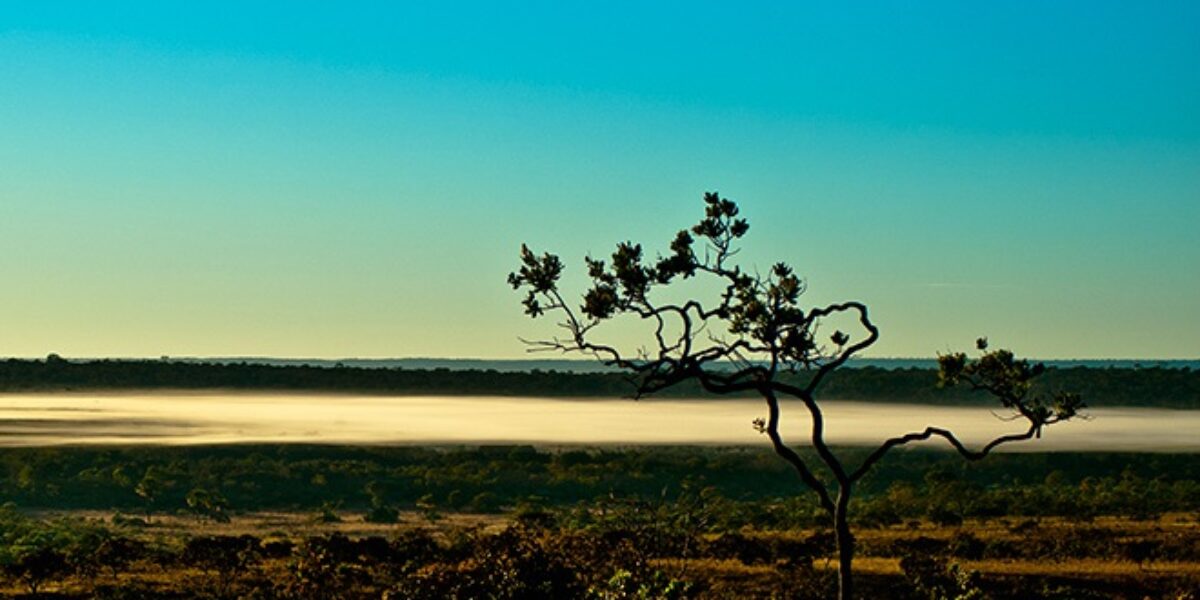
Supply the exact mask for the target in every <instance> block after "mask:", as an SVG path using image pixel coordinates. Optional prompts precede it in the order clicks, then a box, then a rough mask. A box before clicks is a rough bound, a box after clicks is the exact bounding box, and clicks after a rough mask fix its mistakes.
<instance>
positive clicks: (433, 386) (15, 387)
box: [0, 354, 1200, 409]
mask: <svg viewBox="0 0 1200 600" xmlns="http://www.w3.org/2000/svg"><path fill="white" fill-rule="evenodd" d="M790 377H791V378H793V379H794V381H795V382H796V383H803V382H806V381H807V378H808V377H809V374H808V373H806V372H804V371H800V372H797V373H795V374H793V375H790ZM1038 383H1039V385H1040V386H1041V387H1042V388H1043V389H1044V390H1045V391H1053V390H1067V391H1072V392H1076V393H1078V394H1080V395H1082V396H1083V398H1084V399H1085V401H1086V402H1087V404H1088V406H1093V407H1102V406H1146V407H1159V408H1178V409H1195V408H1200V370H1198V369H1192V368H1189V367H1184V368H1163V367H1158V366H1154V367H1143V368H1135V369H1130V368H1093V367H1066V368H1062V367H1049V368H1048V369H1047V370H1046V373H1045V374H1044V375H1043V376H1042V377H1041V378H1040V379H1039V380H1038ZM122 389H184V390H201V389H237V390H259V391H271V390H274V391H322V392H358V393H379V394H400V395H416V394H426V395H501V396H548V397H602V398H603V397H608V398H617V397H627V396H629V395H630V394H631V393H632V392H633V390H634V385H633V383H632V382H631V380H630V379H629V377H628V375H626V374H623V373H570V372H563V371H554V370H544V371H543V370H533V371H529V372H504V371H496V370H491V369H488V370H479V369H471V370H452V369H445V368H437V369H405V368H363V367H351V366H342V365H335V366H332V367H322V366H314V365H271V364H259V363H250V362H238V363H198V362H194V361H173V360H88V361H72V360H67V359H64V358H61V357H59V356H57V355H54V354H52V355H50V356H48V357H47V358H46V359H44V360H28V359H15V358H14V359H8V360H5V361H0V392H20V391H86V390H122ZM819 393H820V397H821V398H822V399H829V400H864V401H875V402H909V403H923V404H964V403H988V402H990V400H989V399H988V398H987V397H986V396H985V395H983V394H978V393H974V392H971V391H970V390H966V389H959V388H955V389H940V388H938V387H937V372H936V370H934V369H927V368H916V367H914V368H898V369H884V368H879V367H874V366H864V367H845V368H842V369H840V370H838V371H836V372H835V373H833V374H832V375H831V376H830V377H828V378H827V379H826V381H825V382H824V383H823V384H822V387H821V389H820V390H819ZM656 396H657V397H668V398H705V397H712V396H711V395H710V394H707V393H706V392H704V391H703V390H702V389H701V388H700V387H699V385H698V384H696V383H695V382H685V383H682V384H680V385H677V386H675V387H673V388H671V389H669V390H665V391H663V392H660V393H658V394H656Z"/></svg>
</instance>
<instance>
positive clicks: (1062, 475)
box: [0, 446, 1200, 599]
mask: <svg viewBox="0 0 1200 600" xmlns="http://www.w3.org/2000/svg"><path fill="white" fill-rule="evenodd" d="M851 452H853V450H851ZM2 458H3V460H2V461H0V495H2V496H0V497H3V498H4V499H6V500H10V501H11V502H10V504H9V505H8V507H7V508H5V509H3V510H0V568H2V569H3V573H4V576H5V582H6V583H5V585H6V586H7V587H6V588H4V589H5V590H6V591H7V593H9V594H11V595H21V594H33V593H35V592H36V593H37V594H38V595H39V597H70V598H83V597H108V598H154V597H161V598H184V597H195V596H196V595H200V596H204V597H214V598H217V597H220V598H224V597H228V598H233V597H246V598H368V597H370V598H378V597H381V596H382V595H384V594H387V595H388V596H387V597H390V598H477V597H496V598H613V599H615V598H688V597H697V598H743V597H760V598H771V597H777V598H826V597H829V596H830V595H832V590H833V589H834V587H835V578H834V572H833V570H832V563H831V560H832V558H833V547H832V537H831V535H832V534H831V532H830V531H829V528H828V523H827V521H826V517H825V516H824V514H823V512H822V511H820V509H819V507H818V506H816V504H815V501H812V500H811V499H809V498H808V497H807V496H804V495H801V496H797V495H796V494H795V485H796V484H795V482H794V481H793V480H792V479H791V478H790V477H789V475H790V474H789V473H788V472H787V470H786V468H785V467H786V465H782V464H778V462H779V461H777V460H774V457H773V456H771V455H770V454H769V453H768V452H767V451H766V450H765V449H760V448H691V447H680V448H676V447H662V448H629V449H621V448H611V449H570V448H560V449H538V448H533V447H528V446H508V447H482V448H441V449H428V448H362V447H324V446H223V447H193V448H145V447H136V448H101V447H86V448H16V449H8V450H6V451H5V452H4V453H3V455H2ZM889 460H893V464H890V465H888V468H886V469H881V470H880V471H879V476H877V477H875V478H873V479H871V480H869V481H864V488H863V490H862V493H861V494H860V496H859V498H858V499H857V503H858V504H857V506H856V507H855V510H854V511H853V513H852V514H854V515H856V518H857V523H856V525H857V527H858V532H859V533H858V534H857V535H858V537H859V539H858V544H859V547H860V560H859V561H857V562H856V570H858V571H859V573H860V575H859V578H860V585H861V589H862V593H863V594H864V597H880V598H901V599H907V598H914V599H918V598H919V599H925V598H929V599H932V598H998V599H999V598H1003V599H1007V598H1064V599H1065V598H1136V599H1141V598H1143V597H1150V598H1195V596H1188V595H1187V594H1188V593H1190V592H1191V591H1192V590H1196V589H1198V588H1200V521H1198V518H1200V485H1198V484H1197V475H1200V461H1198V460H1197V459H1196V457H1194V456H1190V455H1166V454H1162V455H1157V454H1002V455H998V456H996V457H995V460H994V461H992V462H985V463H963V462H961V461H959V460H957V459H956V458H955V457H954V456H952V455H950V454H948V453H942V452H925V451H912V452H905V453H901V455H900V456H897V457H896V458H894V459H889ZM885 475H886V477H885Z"/></svg>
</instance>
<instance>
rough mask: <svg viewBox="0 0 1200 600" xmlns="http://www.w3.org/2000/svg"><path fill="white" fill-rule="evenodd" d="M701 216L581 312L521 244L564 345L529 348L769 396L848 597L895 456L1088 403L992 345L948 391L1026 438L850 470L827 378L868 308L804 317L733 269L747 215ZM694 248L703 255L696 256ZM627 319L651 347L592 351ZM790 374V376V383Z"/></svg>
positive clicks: (527, 282)
mask: <svg viewBox="0 0 1200 600" xmlns="http://www.w3.org/2000/svg"><path fill="white" fill-rule="evenodd" d="M704 204H705V216H704V218H703V219H702V220H701V221H700V222H699V223H698V224H697V225H695V226H693V227H692V228H691V229H690V230H688V229H685V230H681V231H679V232H678V233H677V234H676V236H675V239H674V240H673V241H672V242H671V243H670V247H669V248H670V250H669V253H668V254H666V255H665V256H659V257H658V258H657V259H655V260H652V261H651V260H648V259H647V258H646V257H645V256H644V254H643V251H642V246H641V245H640V244H635V243H633V242H622V243H620V244H618V245H617V248H616V251H615V252H614V253H613V254H612V262H611V264H606V262H605V261H604V260H600V259H595V258H591V257H588V258H586V259H585V263H586V266H587V272H588V276H589V277H590V278H591V287H590V288H589V289H588V290H587V291H586V292H585V293H584V294H583V298H582V304H580V305H575V304H572V303H569V302H568V301H567V300H566V299H565V297H564V296H563V294H562V292H561V291H560V289H559V282H560V279H561V278H562V274H563V270H564V266H563V262H562V261H561V260H560V259H559V257H558V256H556V255H554V254H550V253H546V254H542V255H541V256H538V255H537V254H535V253H534V252H533V251H531V250H530V249H529V248H528V247H526V246H524V245H522V247H521V263H522V264H521V267H520V269H519V270H518V271H517V272H515V273H510V274H509V276H508V282H509V284H510V285H512V287H513V289H516V290H522V291H524V292H526V295H525V298H524V300H523V304H524V307H525V313H526V314H528V315H529V316H530V317H535V318H536V317H540V316H542V315H544V314H547V313H551V312H553V313H556V314H559V315H561V316H562V321H561V322H560V326H561V327H562V328H563V330H564V331H565V332H566V334H565V335H564V336H561V337H555V338H552V339H549V340H544V341H536V342H529V343H530V344H532V345H533V346H534V348H533V349H544V350H559V351H564V352H582V353H585V354H590V355H593V356H595V357H597V358H598V359H600V360H602V361H603V362H605V363H607V364H609V365H613V366H618V367H621V368H622V369H624V370H625V371H627V372H628V373H630V374H631V378H632V379H633V383H634V385H635V389H636V396H638V397H640V396H642V395H646V394H651V393H654V392H658V391H660V390H664V389H666V388H669V387H671V386H674V385H677V384H680V383H682V382H689V381H695V382H698V383H699V384H700V385H701V386H702V387H703V388H704V389H705V390H707V391H708V392H712V393H716V394H739V393H746V392H755V393H757V394H758V395H760V396H761V397H762V398H763V399H764V400H765V401H766V405H767V417H766V418H765V419H756V420H755V421H754V427H755V428H756V429H758V430H759V431H760V432H761V433H763V434H765V435H767V437H768V438H769V439H770V440H771V444H772V446H773V448H774V450H775V452H776V453H777V454H778V455H779V456H780V457H782V458H783V459H784V460H786V461H787V462H788V463H789V464H790V465H791V466H792V467H793V468H794V470H795V472H796V473H797V474H798V475H799V477H800V479H801V481H803V482H804V484H805V485H806V486H807V487H809V488H810V489H812V490H813V491H814V492H815V493H816V494H817V496H818V498H819V501H820V504H821V506H822V508H823V509H824V510H825V511H826V512H827V513H828V514H829V515H830V517H831V518H832V521H833V524H834V532H835V536H836V541H837V552H838V561H839V569H838V583H839V597H840V598H842V599H848V598H851V597H852V596H853V584H852V577H851V562H852V560H853V556H854V538H853V536H852V535H851V532H850V527H849V521H848V518H847V517H848V515H847V511H848V508H849V503H850V497H851V492H852V489H853V487H854V485H855V483H856V482H858V481H859V480H860V479H861V478H862V477H863V476H864V475H865V474H866V473H867V472H868V471H869V470H870V469H871V467H872V466H874V465H875V464H877V463H878V461H879V460H880V459H882V458H883V457H884V455H886V454H887V453H888V452H889V451H890V450H892V449H893V448H896V447H898V446H902V445H905V444H909V443H911V442H916V441H921V440H927V439H930V438H932V437H940V438H943V439H944V440H945V441H947V442H949V443H950V445H951V446H953V448H954V449H955V450H957V451H958V452H959V453H960V454H962V455H963V456H964V457H965V458H967V459H970V460H977V459H980V458H983V457H984V456H986V455H987V454H988V453H990V452H991V451H992V450H994V449H995V448H996V447H998V446H1000V445H1001V444H1005V443H1008V442H1015V441H1019V440H1027V439H1030V438H1033V437H1037V436H1038V435H1040V433H1041V430H1042V429H1043V428H1044V427H1046V426H1047V425H1051V424H1053V423H1057V422H1059V421H1064V420H1067V419H1070V418H1071V417H1073V416H1075V414H1076V411H1077V410H1078V409H1079V408H1080V407H1081V406H1082V403H1081V402H1080V401H1079V398H1078V397H1077V396H1074V395H1070V394H1059V395H1055V396H1053V397H1047V396H1043V395H1035V394H1031V382H1032V380H1033V379H1034V378H1035V377H1036V376H1037V375H1040V374H1041V373H1042V371H1043V368H1042V366H1041V365H1033V366H1031V365H1029V364H1028V363H1027V362H1025V361H1021V360H1016V359H1015V358H1014V357H1013V355H1012V353H1011V352H1008V351H1006V350H996V351H991V352H988V351H987V344H986V341H985V340H980V342H979V344H978V347H979V350H981V351H983V352H984V354H983V355H982V356H981V357H980V358H979V359H977V360H968V359H967V357H966V355H964V354H951V355H948V356H943V357H941V358H940V366H941V382H942V383H943V384H945V385H953V384H957V383H960V382H962V383H966V384H968V385H971V386H972V387H974V388H975V389H979V390H984V391H987V392H990V393H991V394H992V395H994V396H996V397H997V398H998V399H999V400H1000V403H1001V404H1002V405H1003V406H1004V407H1005V408H1007V409H1010V410H1012V411H1013V413H1014V418H1018V419H1023V420H1024V421H1026V422H1027V424H1028V427H1027V429H1026V430H1025V431H1024V432H1022V433H1018V434H1012V435H1006V436H1003V437H1000V438H997V439H995V440H993V441H991V442H989V443H988V444H986V445H984V446H983V447H982V448H980V449H978V450H972V449H970V448H968V447H967V446H966V445H964V444H963V443H962V442H961V441H959V439H958V438H957V437H955V435H954V434H953V433H952V432H950V431H948V430H946V429H942V428H938V427H928V428H926V429H925V430H923V431H920V432H913V433H908V434H905V435H901V436H898V437H894V438H891V439H888V440H886V441H884V442H883V444H882V445H880V446H879V448H878V449H877V450H875V451H874V452H873V453H871V454H870V455H869V456H868V457H867V458H866V460H865V461H863V463H862V464H861V465H858V466H854V465H846V464H844V463H843V461H842V459H840V458H839V457H838V455H837V454H836V453H835V452H833V450H832V449H831V448H830V447H829V444H828V443H827V442H826V440H825V417H824V414H823V413H822V410H821V406H820V404H819V403H818V402H817V400H816V393H817V390H818V388H819V387H820V385H821V383H822V382H823V381H825V380H826V378H827V377H828V376H829V375H830V373H832V372H833V371H834V370H836V369H837V368H838V367H840V366H842V365H843V364H845V363H846V361H847V360H849V359H850V358H851V357H853V356H854V355H856V354H858V353H860V352H862V351H863V350H865V349H867V348H868V347H870V346H871V345H872V344H874V343H875V341H876V340H877V339H878V338H879V330H878V329H877V328H876V326H875V325H874V324H873V323H872V322H871V320H870V318H869V317H868V313H867V307H866V305H864V304H863V303H861V302H855V301H849V302H842V303H837V304H830V305H828V306H813V307H805V306H802V305H801V303H800V297H801V295H802V294H803V293H804V292H805V290H806V287H807V286H806V282H805V281H804V280H803V279H801V278H800V277H799V276H797V275H796V273H795V272H794V271H793V269H792V268H791V267H790V266H788V265H787V264H785V263H782V262H780V263H776V264H775V265H774V266H772V267H771V268H770V269H769V270H768V271H767V272H766V273H765V274H761V273H759V272H757V271H747V270H743V269H742V268H741V267H740V266H737V265H735V264H733V263H732V259H733V257H734V255H735V254H737V252H738V249H737V247H736V246H735V243H736V242H737V240H738V239H739V238H741V237H742V236H744V235H745V234H746V232H747V231H748V229H749V226H748V224H747V223H746V220H745V219H742V218H739V217H738V207H737V205H736V204H735V203H734V202H733V201H731V200H728V199H725V198H721V197H720V196H718V195H717V194H716V193H708V194H705V196H704ZM697 240H699V242H700V244H701V245H702V246H703V247H702V248H700V249H699V250H698V249H697ZM692 278H704V279H707V280H711V281H712V282H713V283H715V290H714V292H715V298H714V299H713V301H710V302H708V303H706V302H704V301H702V300H700V299H696V298H691V299H687V300H685V301H683V302H664V301H662V300H660V296H661V295H660V294H655V291H656V290H659V289H660V288H665V287H668V286H671V285H672V284H675V283H678V282H680V281H682V280H687V279H692ZM688 289H689V290H694V289H696V288H694V287H693V288H688ZM685 294H686V292H685ZM674 295H675V296H676V297H678V296H679V295H680V294H679V292H676V293H675V294H674ZM689 295H690V294H689ZM619 317H626V318H633V319H641V320H643V321H645V322H647V323H648V324H649V328H650V333H651V337H650V339H651V340H652V341H651V342H649V345H648V347H643V348H641V349H640V350H636V351H633V352H630V351H629V350H626V349H623V348H620V347H618V346H616V345H610V344H606V343H601V342H597V341H596V340H595V339H594V337H595V335H594V332H595V330H596V328H597V327H598V326H599V325H600V324H602V323H604V322H607V321H611V320H613V319H615V318H619ZM838 319H841V320H846V319H849V321H850V322H851V323H854V324H855V326H856V328H857V329H859V331H858V332H857V333H855V334H853V335H851V334H848V333H845V332H843V331H841V330H835V331H833V332H832V334H831V335H828V337H827V338H826V339H827V340H828V341H826V342H822V341H820V340H819V339H818V331H819V329H820V327H821V325H822V323H823V322H827V321H830V320H838ZM785 374H786V375H789V377H783V376H782V375H785ZM797 374H798V375H801V376H802V377H800V378H799V380H800V381H801V383H797V381H798V379H797V378H796V377H795V375H797ZM781 398H791V399H794V400H796V401H798V402H799V403H800V404H801V405H802V406H803V407H804V408H805V409H806V411H807V413H808V416H809V420H810V425H811V429H810V431H811V435H810V443H811V444H812V446H813V448H814V450H815V451H816V454H817V457H818V459H819V461H820V465H821V466H822V467H823V471H824V472H818V471H817V470H816V469H814V468H813V466H810V465H809V464H808V463H807V462H806V461H805V459H804V458H803V457H801V455H800V454H799V453H797V452H796V450H795V449H793V448H792V446H790V445H788V444H787V443H786V442H785V441H784V439H783V437H782V435H781V434H780V432H779V418H780V400H781Z"/></svg>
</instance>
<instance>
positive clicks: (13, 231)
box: [0, 0, 1200, 359]
mask: <svg viewBox="0 0 1200 600" xmlns="http://www.w3.org/2000/svg"><path fill="white" fill-rule="evenodd" d="M397 4H401V3H393V2H380V3H360V2H338V3H308V2H287V3H283V2H280V3H270V2H260V3H253V4H251V3H243V2H216V1H212V2H164V1H153V2H137V3H134V2H104V3H100V2H77V3H64V2H51V1H43V2H28V3H4V4H3V5H0V277H2V281H3V289H2V291H0V355H12V356H43V355H45V354H47V353H49V352H58V353H61V354H63V355H64V356H68V357H70V356H153V357H157V356H159V355H173V356H185V355H187V356H231V355H241V356H245V355H259V356H266V355H270V356H288V357H351V356H356V357H403V356H446V357H487V358H497V357H517V356H521V355H523V354H524V348H523V346H522V345H521V344H520V342H519V341H518V340H517V338H518V336H523V337H539V336H545V335H548V334H550V333H552V327H551V326H550V323H548V322H543V321H529V320H528V319H526V318H524V317H523V316H522V315H521V310H520V307H519V305H518V300H519V297H518V295H517V294H516V293H514V292H512V291H511V290H510V289H509V288H508V287H507V286H506V285H505V283H504V278H505V275H506V274H507V273H508V272H509V271H510V270H512V269H513V268H514V267H515V266H516V262H517V261H516V251H517V248H518V247H519V245H520V243H521V242H523V241H527V242H529V243H530V244H531V245H532V246H534V247H535V248H537V249H552V250H555V251H556V252H558V253H560V254H562V255H563V256H564V258H565V259H567V261H568V264H569V265H571V266H572V267H574V271H575V272H576V273H578V272H579V271H581V270H582V269H581V266H580V263H581V259H582V256H583V255H585V254H587V253H589V252H590V253H592V254H595V255H603V254H607V253H608V252H610V251H611V247H612V244H613V243H614V242H616V241H619V240H624V239H633V240H638V241H642V242H644V243H646V245H647V246H648V247H649V248H651V249H654V250H657V249H665V246H666V242H667V241H668V240H669V239H670V237H671V236H672V234H673V232H674V231H675V230H677V229H679V228H680V227H683V226H686V225H690V224H691V223H693V222H694V221H695V220H697V218H698V217H699V215H700V210H701V207H700V198H701V195H702V193H703V192H704V191H706V190H719V191H720V192H721V193H722V194H723V195H726V196H728V197H730V198H733V199H735V200H737V201H739V203H740V204H741V205H742V207H743V211H744V214H745V216H746V217H747V218H748V219H749V220H750V224H751V229H750V233H749V235H748V236H747V237H746V238H745V248H746V249H745V251H744V253H743V254H742V255H741V258H742V259H743V262H744V263H745V264H747V265H758V266H759V267H762V268H765V267H767V266H768V265H770V264H771V263H772V262H774V261H776V260H786V261H788V262H790V263H792V264H793V265H794V266H796V268H797V269H798V270H799V271H800V272H801V273H803V274H805V275H806V276H807V278H808V282H809V286H810V290H811V291H810V298H811V301H812V302H814V303H823V302H828V301H834V300H844V299H851V298H853V299H858V300H862V301H864V302H866V303H868V304H869V305H870V306H871V307H872V310H873V316H874V319H875V321H876V322H877V323H878V324H879V326H880V327H881V329H882V331H883V337H882V339H881V340H880V342H879V343H878V344H877V346H876V348H875V349H874V351H873V352H872V355H873V356H931V355H933V354H934V353H937V352H944V351H946V350H950V349H959V348H968V347H970V346H971V344H972V342H973V340H974V338H975V337H976V336H978V335H985V334H986V335H988V336H990V337H991V339H992V340H993V341H994V342H996V343H997V344H999V345H1003V346H1007V347H1012V348H1013V349H1015V350H1016V351H1018V352H1019V353H1022V354H1025V355H1031V356H1037V357H1043V358H1068V357H1086V358H1100V357H1133V358H1171V357H1175V358H1193V359H1194V358H1197V357H1200V316H1197V315H1198V310H1197V307H1200V233H1198V232H1197V229H1198V227H1200V3H1196V2H1192V1H1187V2H1152V3H1145V2H1132V1H1131V2H1125V3H1111V2H1098V1H1093V0H1089V1H1086V2H1084V1H1076V2H1053V3H1046V2H1027V3H1026V2H923V3H918V4H915V5H914V4H913V3H911V2H896V3H864V4H858V5H855V8H845V7H843V6H841V5H838V4H837V3H820V4H805V3H762V4H755V3H746V2H740V3H737V6H736V7H735V6H734V3H704V2H678V3H668V2H655V3H648V2H608V3H601V4H597V3H581V2H580V3H576V2H561V1H556V2H521V3H513V4H512V5H508V6H503V5H499V3H484V2H479V3H474V2H436V3H425V4H429V5H430V6H423V7H421V6H409V5H407V4H405V5H402V6H396V5H397ZM413 4H415V3H413ZM247 5H249V6H247ZM571 281H572V282H574V281H577V280H575V279H572V280H571Z"/></svg>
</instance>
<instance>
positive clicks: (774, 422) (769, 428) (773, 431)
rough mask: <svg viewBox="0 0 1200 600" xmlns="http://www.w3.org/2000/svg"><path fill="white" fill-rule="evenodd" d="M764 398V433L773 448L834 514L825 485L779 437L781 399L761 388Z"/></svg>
mask: <svg viewBox="0 0 1200 600" xmlns="http://www.w3.org/2000/svg"><path fill="white" fill-rule="evenodd" d="M759 391H760V392H761V393H762V395H763V397H764V398H766V400H767V411H768V412H767V423H766V426H765V427H764V428H763V432H764V433H766V434H767V437H769V438H770V439H771V446H772V447H773V448H774V449H775V454H778V455H779V457H780V458H782V459H784V460H785V461H787V462H788V464H790V465H792V468H793V469H795V470H796V472H797V473H799V475H800V479H801V480H803V481H804V484H805V485H807V486H808V487H809V488H811V489H812V490H813V491H814V492H816V493H817V497H818V498H820V500H821V508H824V509H825V510H826V511H827V512H829V514H831V515H832V514H833V513H834V510H835V507H834V504H833V499H832V498H831V497H830V496H829V489H828V488H826V487H825V483H824V482H822V481H821V480H820V479H818V478H817V476H816V475H814V474H813V473H812V471H810V470H809V468H808V465H805V464H804V459H802V458H800V455H799V454H797V453H796V451H795V450H793V449H792V448H791V447H789V446H788V445H787V444H785V443H784V442H783V438H782V437H781V436H780V435H779V399H778V398H776V397H775V394H774V393H773V392H771V390H770V389H768V388H759Z"/></svg>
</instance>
